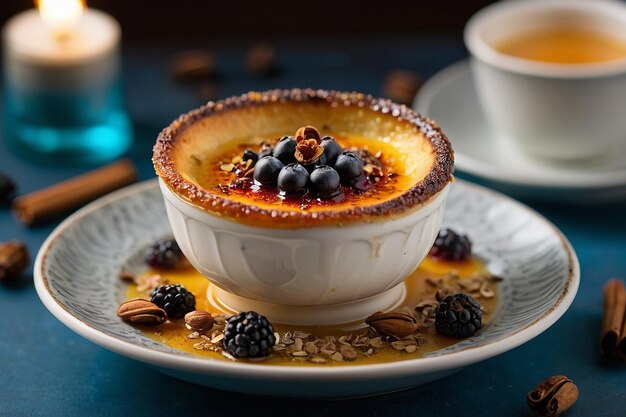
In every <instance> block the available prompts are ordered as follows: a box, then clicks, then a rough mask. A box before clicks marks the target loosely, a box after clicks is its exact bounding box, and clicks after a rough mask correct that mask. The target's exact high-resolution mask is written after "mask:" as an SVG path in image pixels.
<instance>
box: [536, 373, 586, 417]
mask: <svg viewBox="0 0 626 417" xmlns="http://www.w3.org/2000/svg"><path fill="white" fill-rule="evenodd" d="M577 399H578V387H577V386H576V384H574V383H573V382H572V380H571V379H569V378H568V377H566V376H564V375H555V376H551V377H550V378H548V379H546V380H545V381H543V382H541V383H540V384H539V385H537V386H536V387H535V389H534V390H532V391H530V392H529V393H528V396H527V397H526V401H527V402H528V406H529V407H530V408H531V409H532V410H533V411H535V412H537V413H539V414H541V415H543V416H548V417H553V416H559V415H561V414H563V413H564V412H566V411H567V410H568V409H569V408H570V407H571V406H572V405H574V403H575V402H576V400H577Z"/></svg>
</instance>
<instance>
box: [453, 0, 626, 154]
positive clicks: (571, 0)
mask: <svg viewBox="0 0 626 417" xmlns="http://www.w3.org/2000/svg"><path fill="white" fill-rule="evenodd" d="M548 28H568V29H574V28H576V29H578V28H580V29H585V30H593V31H599V32H601V33H606V34H608V35H610V36H611V37H614V38H616V39H620V40H623V41H624V42H626V5H625V4H623V3H621V2H618V1H612V0H584V1H583V0H512V1H502V2H499V3H496V4H494V5H491V6H489V7H486V8H485V9H483V10H481V11H479V12H478V13H477V14H476V15H474V16H473V17H472V18H471V19H470V20H469V22H468V23H467V25H466V27H465V44H466V46H467V48H468V49H469V51H470V53H471V55H472V57H471V68H472V73H473V77H474V80H475V84H476V88H477V92H478V97H479V99H480V102H481V104H482V106H483V108H484V110H485V113H486V115H487V117H488V119H489V122H490V123H491V124H492V125H493V126H494V127H495V128H496V129H497V130H498V131H499V132H500V133H501V136H502V137H503V138H508V140H510V141H511V143H514V144H515V145H516V146H517V148H519V149H521V150H523V151H524V152H525V153H527V154H529V155H532V156H536V157H540V158H542V159H547V160H552V161H577V160H584V159H591V158H597V157H601V156H604V155H608V154H610V153H611V152H614V151H615V150H616V149H617V148H619V147H622V148H623V147H626V58H621V59H617V60H613V61H605V62H599V63H584V64H558V63H548V62H542V61H533V60H529V59H524V58H518V57H515V56H512V55H507V54H504V53H502V52H499V51H498V50H497V49H496V48H495V47H494V44H497V43H498V42H500V41H504V40H506V39H510V38H511V37H515V36H516V35H521V34H523V33H528V32H532V31H534V30H542V29H548Z"/></svg>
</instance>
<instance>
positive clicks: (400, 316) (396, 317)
mask: <svg viewBox="0 0 626 417" xmlns="http://www.w3.org/2000/svg"><path fill="white" fill-rule="evenodd" d="M365 323H366V324H367V325H369V326H371V327H372V328H373V329H374V330H376V331H377V332H378V333H380V334H381V335H383V336H388V337H393V338H396V339H402V338H403V337H406V336H408V335H410V334H412V333H415V332H416V331H417V330H418V329H419V325H418V323H417V319H416V318H415V317H413V316H411V315H410V314H405V313H397V312H390V313H383V312H382V311H378V312H376V313H374V314H372V315H371V316H369V317H368V318H366V319H365Z"/></svg>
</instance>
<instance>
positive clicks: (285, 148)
mask: <svg viewBox="0 0 626 417" xmlns="http://www.w3.org/2000/svg"><path fill="white" fill-rule="evenodd" d="M295 152H296V140H295V139H294V138H293V136H284V137H282V138H281V139H280V140H279V141H278V143H277V144H276V146H274V151H273V152H272V154H273V155H274V157H275V158H278V159H280V161H281V162H282V163H283V164H291V163H293V162H296V156H295Z"/></svg>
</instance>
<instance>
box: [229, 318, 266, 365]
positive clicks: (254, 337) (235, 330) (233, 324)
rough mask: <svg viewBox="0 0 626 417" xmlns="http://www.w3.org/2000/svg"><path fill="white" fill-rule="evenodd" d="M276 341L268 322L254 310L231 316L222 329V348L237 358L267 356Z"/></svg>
mask: <svg viewBox="0 0 626 417" xmlns="http://www.w3.org/2000/svg"><path fill="white" fill-rule="evenodd" d="M274 343H276V337H275V336H274V328H273V327H272V325H271V324H270V322H269V321H268V320H267V319H266V318H265V317H264V316H262V315H260V314H259V313H256V312H254V311H242V312H241V313H239V314H237V315H235V316H232V317H231V318H229V319H228V322H227V323H226V328H225V329H224V349H226V350H227V351H228V353H230V354H231V355H233V356H235V357H237V358H258V357H262V356H267V355H269V354H270V352H271V350H272V346H274Z"/></svg>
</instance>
